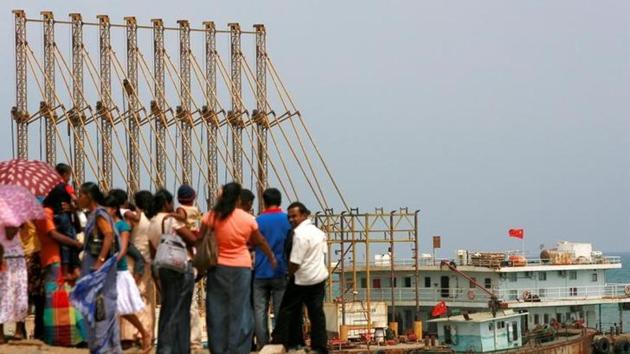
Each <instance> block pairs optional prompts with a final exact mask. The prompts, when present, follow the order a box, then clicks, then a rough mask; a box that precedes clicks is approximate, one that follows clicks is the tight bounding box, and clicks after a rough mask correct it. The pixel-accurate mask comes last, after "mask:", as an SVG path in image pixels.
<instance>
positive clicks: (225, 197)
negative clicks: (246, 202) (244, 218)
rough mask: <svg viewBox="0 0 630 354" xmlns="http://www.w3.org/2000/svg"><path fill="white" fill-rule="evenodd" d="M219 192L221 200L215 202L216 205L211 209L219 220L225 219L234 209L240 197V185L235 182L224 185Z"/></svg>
mask: <svg viewBox="0 0 630 354" xmlns="http://www.w3.org/2000/svg"><path fill="white" fill-rule="evenodd" d="M221 190H222V193H221V198H219V200H217V204H215V206H214V207H213V208H212V211H214V212H215V214H216V215H217V217H218V218H219V220H223V219H225V218H227V217H228V216H230V214H232V212H233V211H234V209H236V202H238V200H239V199H240V196H241V185H240V184H238V183H236V182H230V183H228V184H226V185H224V186H223V188H221Z"/></svg>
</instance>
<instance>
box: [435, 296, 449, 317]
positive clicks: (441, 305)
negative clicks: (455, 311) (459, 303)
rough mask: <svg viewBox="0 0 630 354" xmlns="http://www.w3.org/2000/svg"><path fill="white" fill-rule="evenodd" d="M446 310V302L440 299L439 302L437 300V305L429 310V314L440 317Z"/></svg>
mask: <svg viewBox="0 0 630 354" xmlns="http://www.w3.org/2000/svg"><path fill="white" fill-rule="evenodd" d="M447 310H448V308H447V307H446V303H445V302H444V300H440V302H438V303H437V305H435V306H434V307H433V310H432V311H431V316H432V317H440V316H442V315H443V314H445V313H446V311H447Z"/></svg>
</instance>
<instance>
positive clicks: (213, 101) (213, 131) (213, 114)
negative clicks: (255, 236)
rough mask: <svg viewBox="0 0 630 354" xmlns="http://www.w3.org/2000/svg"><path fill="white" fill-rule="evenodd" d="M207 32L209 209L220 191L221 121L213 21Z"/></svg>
mask: <svg viewBox="0 0 630 354" xmlns="http://www.w3.org/2000/svg"><path fill="white" fill-rule="evenodd" d="M203 25H204V28H205V30H206V33H205V35H206V46H205V56H206V92H205V95H206V106H205V107H204V109H203V117H204V121H205V123H206V131H207V134H208V139H207V140H208V142H207V151H206V153H207V155H208V201H207V202H208V209H210V208H211V207H212V206H213V205H214V203H215V194H216V192H217V190H218V189H219V174H218V170H219V162H218V150H217V149H218V148H217V142H218V141H217V139H218V132H219V120H218V118H217V113H218V112H217V109H218V102H217V96H216V94H217V31H216V27H215V25H214V22H212V21H205V22H204V23H203Z"/></svg>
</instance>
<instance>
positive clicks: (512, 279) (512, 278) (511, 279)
mask: <svg viewBox="0 0 630 354" xmlns="http://www.w3.org/2000/svg"><path fill="white" fill-rule="evenodd" d="M508 279H510V281H511V282H515V281H516V273H509V275H508Z"/></svg>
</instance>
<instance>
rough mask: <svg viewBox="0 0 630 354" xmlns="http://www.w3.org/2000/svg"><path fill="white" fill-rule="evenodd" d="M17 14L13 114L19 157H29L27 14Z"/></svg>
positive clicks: (17, 11) (16, 12) (14, 12)
mask: <svg viewBox="0 0 630 354" xmlns="http://www.w3.org/2000/svg"><path fill="white" fill-rule="evenodd" d="M13 14H14V15H15V106H14V107H13V109H12V110H11V115H12V117H13V120H14V121H15V125H16V128H17V129H16V130H17V131H16V134H17V157H18V158H20V159H26V158H27V157H28V118H29V114H28V108H27V93H26V82H27V77H26V46H27V41H26V14H25V13H24V11H22V10H14V11H13Z"/></svg>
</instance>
